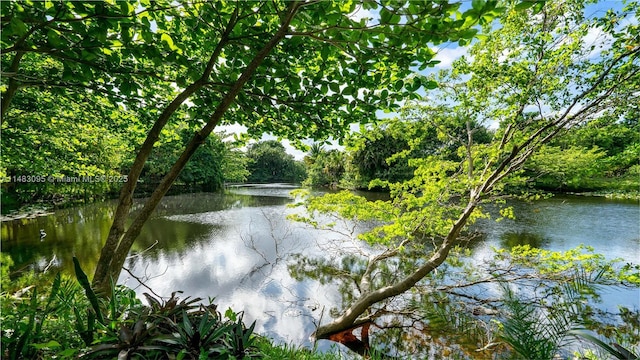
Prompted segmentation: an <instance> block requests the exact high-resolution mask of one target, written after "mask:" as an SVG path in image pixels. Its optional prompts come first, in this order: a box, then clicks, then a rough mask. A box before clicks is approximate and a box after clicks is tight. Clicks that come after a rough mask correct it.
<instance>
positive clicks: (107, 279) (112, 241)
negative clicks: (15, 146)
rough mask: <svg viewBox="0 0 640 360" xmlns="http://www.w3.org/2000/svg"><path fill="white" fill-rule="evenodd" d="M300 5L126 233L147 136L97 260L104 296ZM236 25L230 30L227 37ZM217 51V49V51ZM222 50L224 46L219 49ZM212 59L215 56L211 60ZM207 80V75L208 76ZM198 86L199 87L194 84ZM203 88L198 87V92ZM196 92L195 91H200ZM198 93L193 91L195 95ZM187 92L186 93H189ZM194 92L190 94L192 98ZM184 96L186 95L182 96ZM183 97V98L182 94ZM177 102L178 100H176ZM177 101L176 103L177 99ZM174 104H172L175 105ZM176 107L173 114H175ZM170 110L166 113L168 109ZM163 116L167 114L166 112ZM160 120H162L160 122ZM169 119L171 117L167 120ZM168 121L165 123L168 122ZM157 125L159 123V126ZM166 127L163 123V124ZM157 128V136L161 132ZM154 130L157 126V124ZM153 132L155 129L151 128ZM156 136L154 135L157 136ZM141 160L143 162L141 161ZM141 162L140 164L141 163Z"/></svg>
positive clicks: (97, 279) (292, 7)
mask: <svg viewBox="0 0 640 360" xmlns="http://www.w3.org/2000/svg"><path fill="white" fill-rule="evenodd" d="M299 7H300V5H299V4H298V3H296V2H293V3H291V4H289V8H288V10H287V14H286V16H285V17H283V20H282V22H281V25H280V28H279V29H278V31H277V32H276V33H275V34H274V35H273V37H272V38H271V39H270V40H269V42H267V44H266V45H265V46H264V47H263V48H262V49H261V50H260V51H259V52H258V53H257V54H256V56H255V57H254V58H253V60H252V61H251V63H250V64H249V65H248V66H247V68H246V69H245V70H244V71H243V72H242V74H241V75H240V77H239V78H238V80H236V82H235V83H234V84H233V86H232V87H231V89H230V90H229V92H228V93H227V94H226V95H225V97H224V98H223V99H222V100H221V102H220V104H219V105H218V107H217V108H216V110H215V111H214V113H213V115H211V117H210V118H209V120H208V121H207V124H206V125H205V126H204V127H203V128H202V129H201V130H200V131H199V132H198V133H196V134H195V135H194V137H193V138H192V139H191V141H190V142H189V144H188V145H187V147H186V148H185V150H184V151H183V153H182V155H180V158H179V159H178V160H177V161H176V163H175V164H174V165H173V166H172V167H171V169H170V170H169V172H168V173H167V174H166V175H165V176H164V178H163V179H162V181H161V182H160V184H159V185H158V186H157V187H156V189H155V190H154V191H153V193H152V195H151V197H150V198H149V199H148V200H147V202H146V203H145V205H144V207H143V209H142V210H141V211H140V213H139V214H138V216H137V217H136V218H135V219H134V221H133V223H132V224H131V226H130V227H129V228H128V229H127V230H126V232H125V231H124V223H125V221H126V219H127V215H128V212H129V209H130V208H131V204H132V202H133V200H132V199H133V190H134V189H135V181H137V179H138V177H139V176H140V172H141V171H142V167H143V166H144V162H145V161H146V159H147V158H148V156H149V154H150V153H151V150H152V148H153V143H155V141H156V140H157V136H156V137H155V138H154V139H151V140H150V137H151V136H152V133H151V132H150V134H149V136H148V137H147V141H145V144H148V143H150V147H144V146H143V149H141V150H140V152H139V153H138V157H137V158H136V163H134V167H133V168H132V170H131V172H132V173H134V171H135V173H134V175H136V176H135V177H134V179H135V180H133V179H132V177H131V176H130V177H129V182H128V183H127V184H125V186H124V187H123V189H122V191H121V193H120V203H119V205H118V209H117V210H116V214H115V218H114V223H113V226H112V227H111V231H110V232H109V236H108V238H107V243H106V244H105V246H104V247H103V248H102V252H101V254H100V259H99V261H98V266H97V268H96V272H95V275H94V278H93V285H94V287H96V288H97V289H98V290H99V291H100V292H101V293H103V294H109V293H110V292H111V283H112V281H111V280H112V279H113V280H114V281H117V279H118V277H119V276H120V271H121V270H122V266H123V265H124V261H125V259H126V257H127V254H128V253H129V250H130V249H131V246H132V245H133V242H134V241H135V239H136V238H137V237H138V235H139V234H140V231H141V230H142V226H143V225H144V223H145V222H146V221H147V219H148V218H149V216H150V215H151V213H152V212H153V210H154V209H155V208H156V206H157V205H158V203H160V200H162V198H163V197H164V195H165V194H166V193H167V191H168V190H169V188H170V187H171V185H172V184H173V182H174V181H175V179H176V178H177V177H178V175H179V174H180V172H181V171H182V169H183V168H184V166H185V165H186V164H187V162H188V161H189V158H190V157H191V156H192V155H193V153H194V152H195V151H196V150H197V149H198V147H199V146H200V145H201V144H202V143H203V142H204V140H205V139H206V138H207V136H209V134H211V132H212V131H213V129H214V128H215V127H216V126H217V125H218V123H219V122H220V120H221V119H222V117H223V115H224V114H225V112H226V111H227V109H228V108H229V107H230V106H231V104H232V103H233V101H234V100H235V98H236V96H237V95H238V93H240V90H242V87H243V86H244V84H245V83H246V82H247V81H248V80H249V79H250V78H251V76H252V75H253V74H254V73H255V71H256V69H257V68H258V66H260V64H261V63H262V62H263V61H264V59H265V58H266V57H267V55H269V53H270V52H271V51H272V50H273V48H275V46H276V45H277V44H278V43H279V42H280V41H281V40H282V39H283V38H284V37H285V35H286V33H287V31H288V28H289V24H290V23H291V20H293V18H294V16H295V14H296V13H297V11H298V9H299ZM232 28H233V26H230V27H227V29H228V33H226V35H228V34H229V33H230V32H231V30H232ZM216 50H218V49H216ZM220 50H221V47H220ZM212 58H213V57H212ZM207 78H208V74H207ZM202 80H203V81H202V83H203V84H204V83H206V80H207V79H206V78H204V76H203V78H202ZM193 85H196V84H193ZM193 85H192V86H193ZM200 87H202V86H199V87H198V88H197V89H199V88H200ZM197 89H195V90H197ZM195 90H194V91H193V92H195ZM186 91H187V90H185V92H186ZM193 92H191V93H189V94H188V95H191V94H192V93H193ZM182 94H184V92H183V93H182ZM182 94H181V95H182ZM188 95H186V96H185V97H184V99H183V100H181V101H180V102H179V103H178V104H177V105H178V106H179V105H180V104H181V103H182V102H183V101H184V100H186V98H187V97H188ZM176 100H177V98H176ZM174 102H175V100H174ZM172 104H173V102H172ZM176 109H177V106H176V108H175V109H174V110H173V111H172V112H171V113H173V112H175V110H176ZM165 111H167V110H165ZM163 114H164V113H163ZM159 120H160V119H159ZM166 120H168V117H167V119H166ZM166 120H165V123H166ZM157 123H158V122H156V124H157ZM162 126H164V124H162ZM161 128H162V127H159V129H158V135H159V130H160V129H161ZM154 129H156V126H155V125H154ZM152 131H153V129H152ZM154 134H155V133H154ZM139 159H140V160H139ZM138 160H139V161H138Z"/></svg>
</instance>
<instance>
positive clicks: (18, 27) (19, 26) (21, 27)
mask: <svg viewBox="0 0 640 360" xmlns="http://www.w3.org/2000/svg"><path fill="white" fill-rule="evenodd" d="M9 26H10V28H11V31H12V32H13V33H14V34H16V35H18V36H22V35H24V34H26V33H27V31H28V29H27V25H25V24H24V22H22V20H20V19H18V17H15V16H14V17H12V18H11V22H10V23H9Z"/></svg>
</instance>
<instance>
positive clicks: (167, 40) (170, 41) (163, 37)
mask: <svg viewBox="0 0 640 360" xmlns="http://www.w3.org/2000/svg"><path fill="white" fill-rule="evenodd" d="M160 41H164V42H165V43H167V45H168V46H169V49H171V50H178V47H177V46H176V45H175V44H174V43H173V39H172V38H171V36H169V34H166V33H164V34H162V35H160Z"/></svg>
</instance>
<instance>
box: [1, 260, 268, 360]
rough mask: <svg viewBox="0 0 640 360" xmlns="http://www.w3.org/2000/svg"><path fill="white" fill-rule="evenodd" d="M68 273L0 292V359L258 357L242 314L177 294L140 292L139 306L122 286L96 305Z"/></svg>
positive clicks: (83, 282)
mask: <svg viewBox="0 0 640 360" xmlns="http://www.w3.org/2000/svg"><path fill="white" fill-rule="evenodd" d="M4 266H5V263H4V262H3V268H4ZM76 270H77V271H78V274H77V279H78V281H76V280H75V279H70V278H67V277H63V276H61V275H60V274H58V275H56V276H55V277H54V279H53V281H52V282H50V281H49V280H48V279H47V278H46V277H40V276H36V275H34V274H33V273H30V274H27V275H23V276H22V277H20V278H19V279H17V281H15V282H13V283H12V284H11V285H10V286H7V287H5V288H4V289H3V292H2V298H1V300H2V304H1V306H2V325H3V331H2V353H3V357H4V356H7V358H8V359H35V358H53V357H59V358H63V359H71V358H76V357H78V356H80V357H81V358H83V359H111V358H115V357H118V358H123V359H129V358H137V357H139V356H143V357H144V358H151V359H160V358H167V357H174V358H175V357H176V356H177V358H182V359H197V358H215V359H242V358H254V357H261V356H260V355H261V354H260V351H259V350H258V348H256V347H255V346H254V345H253V343H254V341H255V335H254V334H253V326H254V325H255V324H254V325H252V326H250V327H248V328H247V327H245V325H244V323H243V321H242V313H236V312H234V311H232V310H231V309H228V310H226V311H225V313H224V315H223V314H221V313H220V312H219V311H217V310H216V305H215V304H214V303H213V302H212V301H213V300H212V299H210V300H209V302H208V303H202V299H189V298H188V297H187V298H185V299H180V298H179V297H178V296H176V294H177V293H173V294H172V296H171V298H169V299H168V300H158V299H156V298H154V297H152V296H150V295H148V294H145V296H146V299H147V302H148V305H143V304H142V302H141V301H140V300H139V299H137V298H136V294H135V292H133V290H131V289H128V288H126V287H122V286H118V287H116V288H114V293H113V294H112V296H111V297H110V299H109V301H108V302H101V301H100V299H98V298H97V297H96V296H95V294H94V293H93V291H92V290H91V288H90V284H89V282H88V280H87V279H86V276H84V274H83V272H82V270H81V269H80V268H79V267H77V268H76ZM36 284H37V285H36ZM27 285H29V286H27ZM83 290H84V291H83Z"/></svg>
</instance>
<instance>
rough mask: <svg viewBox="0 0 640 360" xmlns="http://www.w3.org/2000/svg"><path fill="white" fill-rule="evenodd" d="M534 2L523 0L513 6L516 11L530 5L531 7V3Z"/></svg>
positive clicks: (533, 3) (533, 2)
mask: <svg viewBox="0 0 640 360" xmlns="http://www.w3.org/2000/svg"><path fill="white" fill-rule="evenodd" d="M535 4H536V2H535V1H531V0H524V1H522V2H521V3H519V4H516V6H515V8H514V9H516V10H517V11H522V10H526V9H528V8H530V7H532V6H533V5H535Z"/></svg>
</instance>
